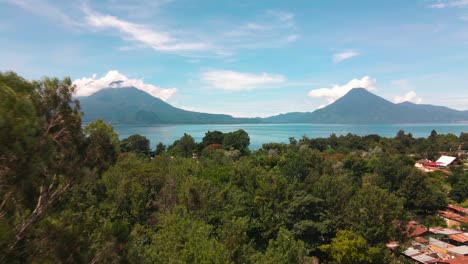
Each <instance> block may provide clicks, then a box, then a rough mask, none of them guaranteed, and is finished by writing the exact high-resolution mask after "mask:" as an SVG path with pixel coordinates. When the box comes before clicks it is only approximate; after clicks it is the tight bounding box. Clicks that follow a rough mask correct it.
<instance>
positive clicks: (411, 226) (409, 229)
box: [406, 221, 428, 237]
mask: <svg viewBox="0 0 468 264" xmlns="http://www.w3.org/2000/svg"><path fill="white" fill-rule="evenodd" d="M426 232H428V230H427V228H424V227H422V226H421V224H420V223H418V222H416V221H411V222H409V223H408V225H407V226H406V234H407V235H408V237H415V236H420V235H422V234H424V233H426Z"/></svg>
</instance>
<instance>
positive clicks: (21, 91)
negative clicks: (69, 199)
mask: <svg viewBox="0 0 468 264" xmlns="http://www.w3.org/2000/svg"><path fill="white" fill-rule="evenodd" d="M0 88H1V89H0V91H1V95H2V100H1V102H2V103H0V110H1V111H0V112H1V113H2V114H1V116H2V117H1V121H2V122H0V123H1V124H0V126H1V132H0V133H1V135H2V139H1V140H2V141H3V140H7V141H9V142H1V143H2V144H1V145H2V146H3V147H0V149H1V152H0V162H1V163H2V164H1V165H2V166H1V169H0V176H1V177H0V178H1V179H2V180H1V181H2V185H1V186H2V188H1V189H0V195H1V197H2V203H1V204H0V218H5V219H8V221H7V223H8V225H10V230H14V231H13V233H14V236H12V237H13V238H12V240H11V241H9V242H8V243H7V244H8V247H3V249H6V251H7V254H9V255H15V254H16V253H15V250H16V247H17V245H18V243H19V242H21V241H23V239H24V238H25V237H26V236H27V235H28V230H30V228H31V226H34V225H35V224H36V223H37V222H38V221H39V220H40V219H41V218H43V217H44V216H45V215H47V214H48V213H49V210H50V208H51V206H52V205H53V204H54V203H55V202H56V201H57V200H59V199H60V198H62V197H63V195H64V193H66V192H67V191H68V190H69V189H70V188H71V186H73V184H74V183H75V182H76V180H77V179H78V178H79V177H80V176H81V175H82V170H81V169H80V168H81V167H82V164H83V155H82V154H81V153H82V149H83V145H84V140H83V133H82V129H81V113H80V109H79V103H78V102H77V101H73V100H72V94H73V92H74V90H75V87H74V86H73V85H72V83H71V80H70V78H64V79H63V80H59V79H57V78H44V79H43V80H41V81H35V82H27V81H25V80H24V79H22V78H21V77H19V76H17V75H16V74H14V73H6V74H3V73H0ZM3 96H5V97H3ZM4 99H6V100H4ZM25 126H27V127H25ZM23 129H24V131H21V130H23ZM3 136H5V138H3ZM12 136H13V137H12ZM3 143H6V144H3ZM5 147H6V148H5ZM0 260H1V259H0Z"/></svg>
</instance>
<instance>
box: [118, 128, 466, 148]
mask: <svg viewBox="0 0 468 264" xmlns="http://www.w3.org/2000/svg"><path fill="white" fill-rule="evenodd" d="M113 126H114V129H115V130H116V131H117V132H118V133H119V138H120V139H123V138H126V137H128V136H130V135H133V134H140V135H142V136H145V137H147V138H148V139H149V140H150V141H151V148H154V147H155V145H156V144H158V143H159V142H162V143H164V144H165V145H170V144H172V143H173V142H174V141H175V140H177V139H179V138H180V137H182V136H183V135H184V133H187V134H189V135H191V136H192V137H193V138H194V139H195V141H197V142H200V141H201V140H202V138H203V137H204V136H205V133H206V132H207V131H214V130H218V131H221V132H231V131H235V130H238V129H244V130H245V131H246V132H247V133H248V134H249V136H250V149H252V150H253V149H258V148H260V147H261V146H262V144H263V143H268V142H278V143H279V142H284V143H288V142H289V137H295V138H296V139H300V138H301V137H303V136H307V137H310V138H318V137H328V136H330V135H331V134H332V133H335V134H336V135H338V136H339V135H346V134H348V133H352V134H356V135H360V136H364V135H369V134H377V135H380V136H382V137H394V136H395V135H396V133H397V132H398V131H399V130H404V131H405V132H407V133H408V132H409V133H412V134H413V137H427V136H429V135H430V133H431V131H432V130H433V129H435V130H436V131H437V133H439V134H447V133H452V134H455V135H457V136H458V135H460V133H461V132H465V133H466V132H468V124H467V123H460V124H388V125H386V124H378V125H341V124H336V125H335V124H229V125H223V124H216V125H208V124H203V125H113Z"/></svg>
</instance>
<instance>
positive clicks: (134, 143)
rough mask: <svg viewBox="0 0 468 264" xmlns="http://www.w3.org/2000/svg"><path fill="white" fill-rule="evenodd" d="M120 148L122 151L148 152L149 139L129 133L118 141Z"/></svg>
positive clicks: (146, 153)
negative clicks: (129, 134)
mask: <svg viewBox="0 0 468 264" xmlns="http://www.w3.org/2000/svg"><path fill="white" fill-rule="evenodd" d="M120 149H121V151H122V152H136V153H143V154H145V155H148V154H149V151H150V141H149V140H148V139H147V138H146V137H144V136H141V135H138V134H136V135H131V136H129V137H128V138H125V139H123V140H122V141H121V142H120Z"/></svg>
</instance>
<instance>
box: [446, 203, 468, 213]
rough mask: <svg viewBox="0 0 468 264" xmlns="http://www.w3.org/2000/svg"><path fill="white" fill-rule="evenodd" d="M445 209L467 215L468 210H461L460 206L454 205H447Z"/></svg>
mask: <svg viewBox="0 0 468 264" xmlns="http://www.w3.org/2000/svg"><path fill="white" fill-rule="evenodd" d="M447 208H448V209H451V210H453V211H456V212H459V213H463V214H468V209H467V208H463V207H461V206H456V205H452V204H449V205H447Z"/></svg>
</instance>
